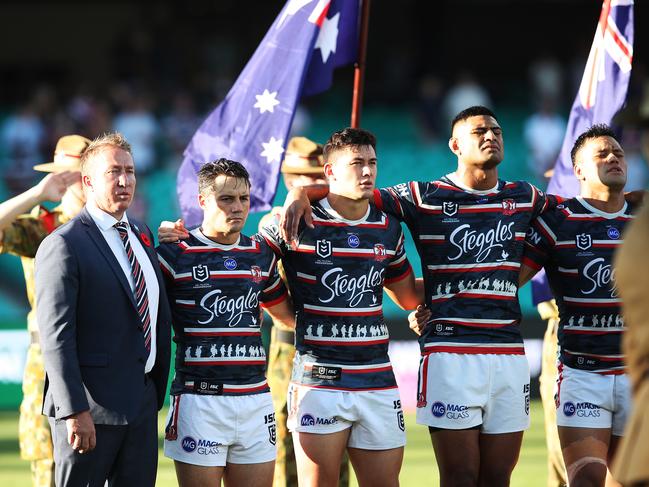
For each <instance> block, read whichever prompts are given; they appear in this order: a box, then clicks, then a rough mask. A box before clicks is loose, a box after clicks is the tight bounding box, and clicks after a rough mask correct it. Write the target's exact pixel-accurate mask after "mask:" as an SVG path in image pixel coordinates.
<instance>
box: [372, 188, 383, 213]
mask: <svg viewBox="0 0 649 487" xmlns="http://www.w3.org/2000/svg"><path fill="white" fill-rule="evenodd" d="M373 194H374V206H376V207H377V208H378V209H379V210H381V211H383V199H381V191H380V190H378V189H375V190H374V191H373Z"/></svg>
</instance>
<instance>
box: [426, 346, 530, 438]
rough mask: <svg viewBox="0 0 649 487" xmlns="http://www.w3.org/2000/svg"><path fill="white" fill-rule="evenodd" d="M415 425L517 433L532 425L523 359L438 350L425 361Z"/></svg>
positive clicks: (528, 378) (523, 357) (527, 379)
mask: <svg viewBox="0 0 649 487" xmlns="http://www.w3.org/2000/svg"><path fill="white" fill-rule="evenodd" d="M417 423H418V424H424V425H427V426H432V427H434V428H440V429H450V430H459V429H469V428H475V427H478V426H479V427H480V430H481V431H482V432H483V433H486V434H501V433H513V432H516V431H523V430H526V429H527V428H528V427H529V425H530V370H529V364H528V362H527V358H526V357H525V355H502V354H457V353H446V352H438V353H431V354H428V355H425V356H423V357H422V358H421V364H420V367H419V386H418V398H417Z"/></svg>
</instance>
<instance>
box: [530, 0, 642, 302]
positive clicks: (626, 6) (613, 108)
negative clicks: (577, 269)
mask: <svg viewBox="0 0 649 487" xmlns="http://www.w3.org/2000/svg"><path fill="white" fill-rule="evenodd" d="M632 60H633V0H604V3H603V4H602V12H601V14H600V16H599V22H598V23H597V30H596V31H595V39H594V40H593V45H592V46H591V48H590V54H589V55H588V61H587V62H586V69H585V70H584V75H583V77H582V79H581V85H580V86H579V93H577V97H576V98H575V101H574V103H573V104H572V110H571V111H570V118H569V119H568V128H567V130H566V135H565V137H564V139H563V146H562V147H561V153H560V154H559V158H558V159H557V162H556V163H555V165H554V173H553V175H552V178H551V179H550V183H549V184H548V193H552V194H557V195H560V196H564V197H567V198H570V197H573V196H575V195H577V194H579V181H578V180H577V178H576V177H575V175H574V173H573V170H572V160H571V159H570V150H571V149H572V146H573V145H574V143H575V140H577V137H579V135H580V134H582V133H583V132H585V131H586V130H588V129H589V128H590V127H591V126H592V125H595V124H597V123H605V124H610V123H611V120H613V117H614V116H615V114H616V113H617V112H618V111H619V110H620V109H621V108H622V107H623V106H624V102H625V100H626V94H627V89H628V86H629V78H630V77H631V62H632ZM532 294H533V298H534V302H535V303H539V302H542V301H547V300H549V299H551V298H552V296H551V294H550V291H549V289H548V285H547V280H546V278H545V273H543V272H541V273H539V274H537V275H536V276H535V277H534V279H533V282H532Z"/></svg>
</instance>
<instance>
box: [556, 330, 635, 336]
mask: <svg viewBox="0 0 649 487" xmlns="http://www.w3.org/2000/svg"><path fill="white" fill-rule="evenodd" d="M623 331H624V330H615V329H613V330H597V329H593V330H566V329H565V328H564V329H563V332H564V333H565V334H566V335H608V334H609V333H622V332H623Z"/></svg>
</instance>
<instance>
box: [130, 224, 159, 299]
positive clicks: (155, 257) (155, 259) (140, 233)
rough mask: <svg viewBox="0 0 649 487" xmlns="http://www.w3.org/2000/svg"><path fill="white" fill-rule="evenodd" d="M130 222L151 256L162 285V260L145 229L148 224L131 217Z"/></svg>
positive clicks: (143, 246)
mask: <svg viewBox="0 0 649 487" xmlns="http://www.w3.org/2000/svg"><path fill="white" fill-rule="evenodd" d="M129 222H130V224H131V227H132V229H133V233H134V234H135V235H136V236H137V239H138V240H139V241H140V244H141V245H142V248H143V249H144V252H145V253H146V255H147V256H148V257H149V261H150V262H151V265H152V266H153V271H154V272H155V275H156V277H157V278H158V284H159V285H160V286H162V285H163V284H164V282H163V280H162V273H161V272H160V262H159V261H158V253H157V252H156V250H155V248H154V247H153V241H152V240H149V237H148V235H146V233H145V231H144V229H145V228H146V226H144V225H142V224H141V223H140V222H138V221H137V220H134V219H132V218H130V217H129ZM142 236H144V237H145V238H146V239H147V242H146V243H145V242H144V240H143V238H142Z"/></svg>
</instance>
